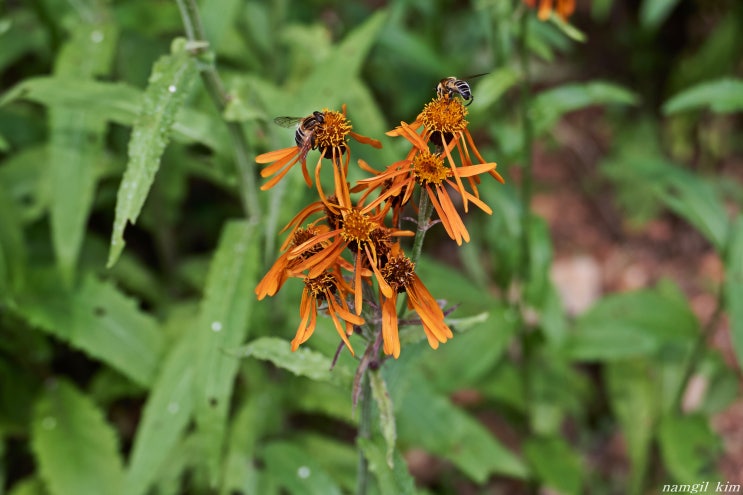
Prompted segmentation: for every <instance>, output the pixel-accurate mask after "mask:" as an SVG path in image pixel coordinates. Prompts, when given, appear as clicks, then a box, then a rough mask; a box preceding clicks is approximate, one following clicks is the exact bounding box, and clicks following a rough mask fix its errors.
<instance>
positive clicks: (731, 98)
mask: <svg viewBox="0 0 743 495" xmlns="http://www.w3.org/2000/svg"><path fill="white" fill-rule="evenodd" d="M705 107H709V108H710V110H712V111H713V112H715V113H733V112H740V111H741V110H743V80H740V79H732V78H723V79H717V80H715V81H707V82H703V83H700V84H697V85H696V86H692V87H691V88H687V89H685V90H683V91H681V92H680V93H678V94H676V95H674V96H673V97H671V99H670V100H668V101H667V102H666V103H665V104H664V105H663V113H665V114H666V115H672V114H675V113H680V112H686V111H688V110H694V109H698V108H705Z"/></svg>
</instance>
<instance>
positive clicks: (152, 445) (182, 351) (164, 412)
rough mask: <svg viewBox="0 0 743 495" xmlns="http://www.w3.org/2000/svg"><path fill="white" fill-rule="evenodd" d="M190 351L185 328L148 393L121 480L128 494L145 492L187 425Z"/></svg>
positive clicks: (190, 403) (190, 392) (190, 390)
mask: <svg viewBox="0 0 743 495" xmlns="http://www.w3.org/2000/svg"><path fill="white" fill-rule="evenodd" d="M193 355H194V348H193V345H192V335H191V334H190V333H189V332H185V335H183V336H181V338H180V340H179V341H178V343H177V345H176V346H175V347H173V348H172V350H171V351H170V352H169V353H168V355H167V357H166V358H165V362H164V363H163V365H162V369H161V370H160V373H159V375H158V377H157V378H156V380H155V383H154V384H153V386H152V390H151V392H150V394H149V396H148V397H147V403H146V404H145V406H144V412H143V414H142V418H141V420H140V421H139V426H138V427H137V434H136V436H135V438H134V445H133V447H132V453H131V456H130V458H129V465H128V467H127V471H126V477H125V480H124V481H125V484H124V487H125V490H124V493H126V494H127V495H140V494H144V493H147V490H148V488H149V487H150V486H151V484H152V483H153V482H154V481H155V479H156V477H157V475H158V473H159V471H160V468H161V467H162V466H163V464H164V463H165V461H166V460H167V458H168V456H169V455H170V454H171V452H172V451H173V449H174V448H175V446H176V445H177V444H178V442H179V440H180V439H181V436H182V435H183V432H184V431H185V429H186V426H188V423H189V421H190V419H191V415H192V413H193V406H194V397H193V371H194V370H193Z"/></svg>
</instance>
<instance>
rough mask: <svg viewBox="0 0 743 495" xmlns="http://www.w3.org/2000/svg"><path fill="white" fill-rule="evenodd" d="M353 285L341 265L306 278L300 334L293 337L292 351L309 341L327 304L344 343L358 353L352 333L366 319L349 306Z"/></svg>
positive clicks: (301, 306)
mask: <svg viewBox="0 0 743 495" xmlns="http://www.w3.org/2000/svg"><path fill="white" fill-rule="evenodd" d="M350 290H351V289H350V287H348V284H346V283H345V282H344V281H343V277H342V276H341V275H340V274H339V273H338V270H337V268H336V269H333V270H327V271H324V272H322V273H320V274H319V275H317V276H316V277H306V278H305V279H304V290H303V291H302V302H301V303H300V305H299V315H300V318H301V320H300V322H299V328H297V334H296V335H295V337H294V339H293V340H292V351H296V350H297V348H298V347H299V346H300V345H301V344H303V343H304V342H306V341H307V339H309V338H310V336H312V333H313V332H314V331H315V325H316V324H317V311H318V309H320V307H321V305H322V304H323V302H324V303H326V304H327V313H328V314H329V315H330V318H331V319H332V320H333V325H335V329H336V330H337V331H338V335H340V337H341V340H343V343H344V344H346V346H347V347H348V350H349V351H351V354H354V352H353V347H351V342H349V340H348V336H349V335H351V334H352V333H353V327H354V325H363V324H364V319H363V318H361V317H360V316H357V315H355V314H353V313H352V312H351V311H349V309H348V303H347V302H346V298H347V295H348V294H349V292H350Z"/></svg>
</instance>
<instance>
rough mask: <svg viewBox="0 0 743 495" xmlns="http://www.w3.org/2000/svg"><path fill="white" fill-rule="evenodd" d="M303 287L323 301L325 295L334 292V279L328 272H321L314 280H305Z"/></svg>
mask: <svg viewBox="0 0 743 495" xmlns="http://www.w3.org/2000/svg"><path fill="white" fill-rule="evenodd" d="M304 286H305V287H306V288H307V290H308V291H310V292H311V293H312V295H314V296H315V297H317V298H318V299H321V300H323V299H325V297H326V295H327V294H330V293H333V292H335V290H336V288H337V287H336V285H335V277H333V274H332V273H330V272H323V273H321V274H320V275H318V276H317V277H315V278H309V277H307V278H305V279H304Z"/></svg>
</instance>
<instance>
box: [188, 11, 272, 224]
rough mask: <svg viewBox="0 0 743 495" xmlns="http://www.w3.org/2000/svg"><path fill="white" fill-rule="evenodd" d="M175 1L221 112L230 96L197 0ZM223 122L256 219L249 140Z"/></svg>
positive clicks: (246, 207) (248, 209)
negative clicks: (207, 34) (216, 62)
mask: <svg viewBox="0 0 743 495" xmlns="http://www.w3.org/2000/svg"><path fill="white" fill-rule="evenodd" d="M176 1H177V3H178V8H179V9H180V12H181V18H182V19H183V27H184V30H185V32H186V37H187V38H188V41H189V42H191V44H192V45H193V47H194V48H193V49H192V51H191V53H192V55H193V56H194V57H195V58H196V62H197V64H198V67H199V73H200V74H201V80H202V81H203V83H204V87H205V88H206V91H207V93H208V94H209V97H210V98H211V100H212V102H213V103H214V105H215V106H216V108H217V110H218V111H219V113H220V114H223V113H224V110H225V108H226V107H227V104H228V103H229V101H230V96H229V94H227V92H226V91H225V89H224V84H223V83H222V79H221V78H220V77H219V73H218V72H217V69H216V66H215V65H214V53H213V52H212V51H211V49H210V48H209V42H208V41H207V39H206V33H205V32H204V26H203V24H202V22H201V15H200V14H199V9H198V5H197V4H196V0H176ZM225 124H226V125H227V129H228V131H229V135H230V139H231V141H232V145H233V149H234V152H235V166H236V169H237V175H238V178H239V184H240V200H241V202H242V205H243V211H244V212H245V216H246V217H247V218H248V219H249V220H251V221H253V222H255V221H257V220H258V218H259V217H260V215H261V212H260V204H259V202H258V187H257V184H256V178H255V173H254V164H253V160H252V159H251V157H250V152H249V146H248V142H247V140H246V138H245V134H244V133H243V129H242V125H241V124H240V123H238V122H227V121H225Z"/></svg>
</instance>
